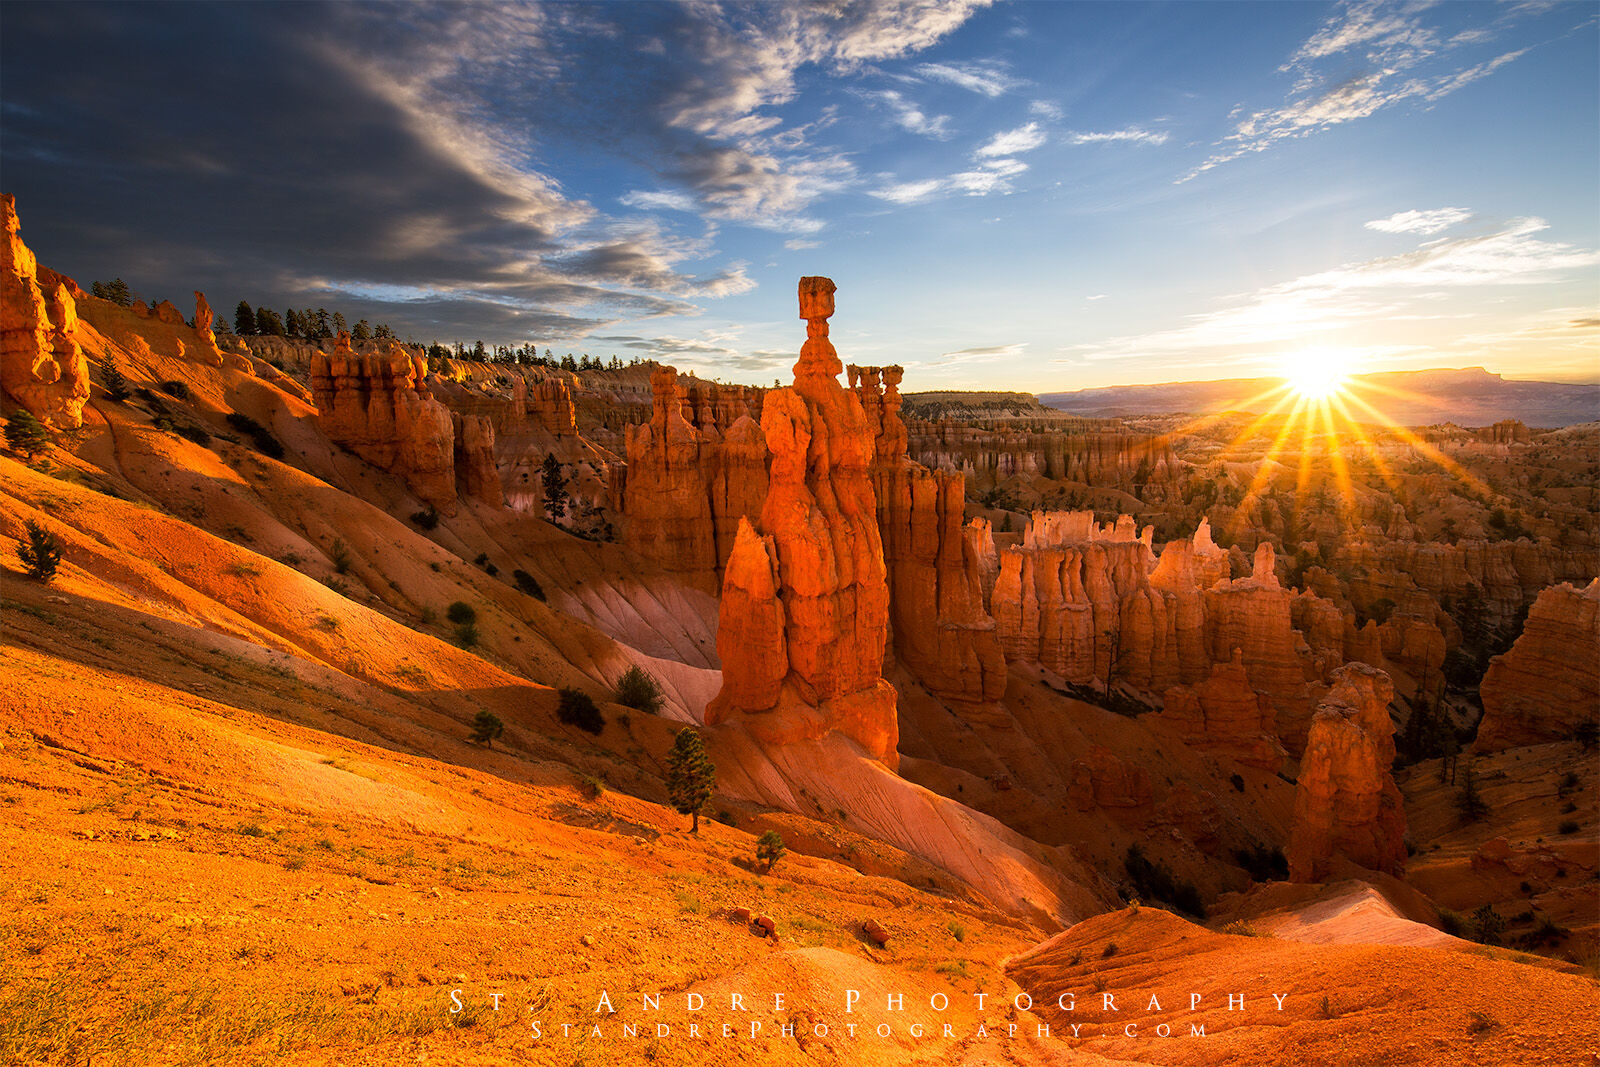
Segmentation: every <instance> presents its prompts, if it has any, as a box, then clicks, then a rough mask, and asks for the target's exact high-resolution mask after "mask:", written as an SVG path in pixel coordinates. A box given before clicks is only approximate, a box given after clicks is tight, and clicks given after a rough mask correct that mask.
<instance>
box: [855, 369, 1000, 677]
mask: <svg viewBox="0 0 1600 1067" xmlns="http://www.w3.org/2000/svg"><path fill="white" fill-rule="evenodd" d="M847 370H848V373H849V380H850V387H851V389H852V390H854V392H855V395H856V397H857V398H858V399H859V400H860V401H861V407H862V410H863V411H864V412H865V414H866V417H867V423H868V425H869V426H871V428H872V432H873V442H874V453H873V461H872V484H873V495H874V497H875V498H876V499H877V506H878V532H879V536H880V537H881V538H882V541H883V557H884V565H885V567H886V568H887V570H888V575H889V592H890V595H889V609H890V622H891V633H892V634H893V646H894V651H895V655H896V656H897V657H898V658H899V660H900V662H901V663H903V664H905V665H906V667H908V668H909V669H910V670H911V671H912V673H914V674H915V675H916V676H917V679H918V680H919V681H920V682H922V684H923V685H924V686H925V687H926V688H927V689H928V691H929V692H931V693H934V694H935V695H937V696H940V697H943V698H945V699H948V700H960V701H968V702H974V701H984V700H999V699H1000V698H1001V697H1002V696H1004V695H1005V688H1006V665H1005V659H1004V657H1003V656H1002V655H1001V652H1000V641H999V636H998V634H997V632H996V630H995V622H994V619H993V618H992V617H990V615H989V613H988V611H987V610H985V608H984V587H985V572H986V570H990V569H991V568H992V567H993V562H992V561H993V555H994V541H993V538H992V537H990V538H988V539H987V541H985V539H984V537H983V536H982V534H981V533H979V532H978V530H979V528H974V531H973V533H972V534H970V535H969V533H968V532H967V531H966V529H965V528H964V527H963V525H962V516H963V513H964V509H965V507H966V481H965V479H964V478H963V477H961V476H960V475H956V474H950V473H947V472H944V471H931V470H929V469H928V468H926V467H924V466H922V465H921V464H918V463H913V462H911V461H910V460H909V459H907V458H906V456H905V447H906V430H905V425H904V423H902V422H901V420H900V394H899V390H898V386H899V384H900V378H901V375H902V373H903V372H902V370H901V368H899V367H857V366H851V367H849V368H847ZM987 525H988V524H987V523H985V524H984V526H983V529H987Z"/></svg>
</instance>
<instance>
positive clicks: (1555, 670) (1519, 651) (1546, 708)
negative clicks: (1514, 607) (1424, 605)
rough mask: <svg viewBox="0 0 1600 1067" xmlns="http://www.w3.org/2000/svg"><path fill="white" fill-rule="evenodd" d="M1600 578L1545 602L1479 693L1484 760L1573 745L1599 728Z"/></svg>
mask: <svg viewBox="0 0 1600 1067" xmlns="http://www.w3.org/2000/svg"><path fill="white" fill-rule="evenodd" d="M1597 650H1600V578H1597V579H1595V580H1594V581H1592V582H1590V583H1589V586H1588V588H1586V589H1583V590H1581V591H1580V590H1578V589H1577V588H1575V587H1573V586H1572V585H1570V584H1568V583H1566V582H1563V583H1562V584H1560V585H1557V586H1552V587H1550V588H1549V589H1546V590H1545V591H1544V592H1542V593H1540V594H1539V598H1538V599H1537V600H1535V601H1534V602H1533V607H1532V608H1530V609H1529V610H1528V621H1527V622H1526V623H1525V624H1524V625H1523V628H1522V634H1521V636H1519V637H1518V638H1517V640H1516V643H1515V644H1513V645H1512V646H1511V649H1510V651H1508V652H1506V653H1505V654H1504V655H1501V656H1496V657H1495V658H1494V659H1492V660H1490V661H1489V670H1488V672H1487V673H1485V674H1484V676H1483V681H1482V683H1481V684H1480V685H1479V686H1478V695H1479V696H1480V697H1482V699H1483V721H1482V724H1481V725H1480V726H1479V727H1478V739H1477V741H1476V742H1474V744H1473V747H1474V748H1475V749H1476V750H1477V751H1479V752H1498V751H1500V750H1501V749H1507V748H1517V747H1520V746H1522V745H1536V744H1540V743H1542V742H1545V741H1561V740H1568V739H1570V738H1572V737H1573V736H1574V734H1575V733H1576V732H1577V730H1578V728H1579V727H1581V726H1583V725H1584V724H1585V723H1588V724H1590V725H1591V726H1592V725H1593V724H1595V723H1596V722H1597V721H1600V652H1597Z"/></svg>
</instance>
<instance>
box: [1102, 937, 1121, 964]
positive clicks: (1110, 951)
mask: <svg viewBox="0 0 1600 1067" xmlns="http://www.w3.org/2000/svg"><path fill="white" fill-rule="evenodd" d="M1116 954H1117V943H1116V942H1115V941H1107V942H1106V947H1105V948H1104V949H1103V950H1102V951H1101V953H1100V958H1101V959H1105V960H1109V959H1110V958H1111V957H1112V956H1115V955H1116Z"/></svg>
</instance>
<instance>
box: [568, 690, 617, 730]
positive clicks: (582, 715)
mask: <svg viewBox="0 0 1600 1067" xmlns="http://www.w3.org/2000/svg"><path fill="white" fill-rule="evenodd" d="M556 718H558V719H560V720H561V721H562V722H564V723H566V724H567V725H568V726H576V727H577V728H578V729H580V730H586V731H588V732H589V733H591V734H598V733H600V731H602V730H604V729H605V728H606V719H605V716H604V715H602V714H600V709H599V708H598V707H596V706H595V703H594V701H593V700H592V699H591V698H590V696H589V694H588V693H585V692H583V691H582V690H579V689H565V688H564V689H562V690H561V699H560V703H558V704H557V705H556Z"/></svg>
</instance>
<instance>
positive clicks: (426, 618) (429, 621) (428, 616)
mask: <svg viewBox="0 0 1600 1067" xmlns="http://www.w3.org/2000/svg"><path fill="white" fill-rule="evenodd" d="M438 619H439V613H438V612H437V611H434V610H433V609H432V608H430V607H427V606H424V607H423V609H422V625H424V626H432V625H433V624H434V623H435V622H437V621H438Z"/></svg>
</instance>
